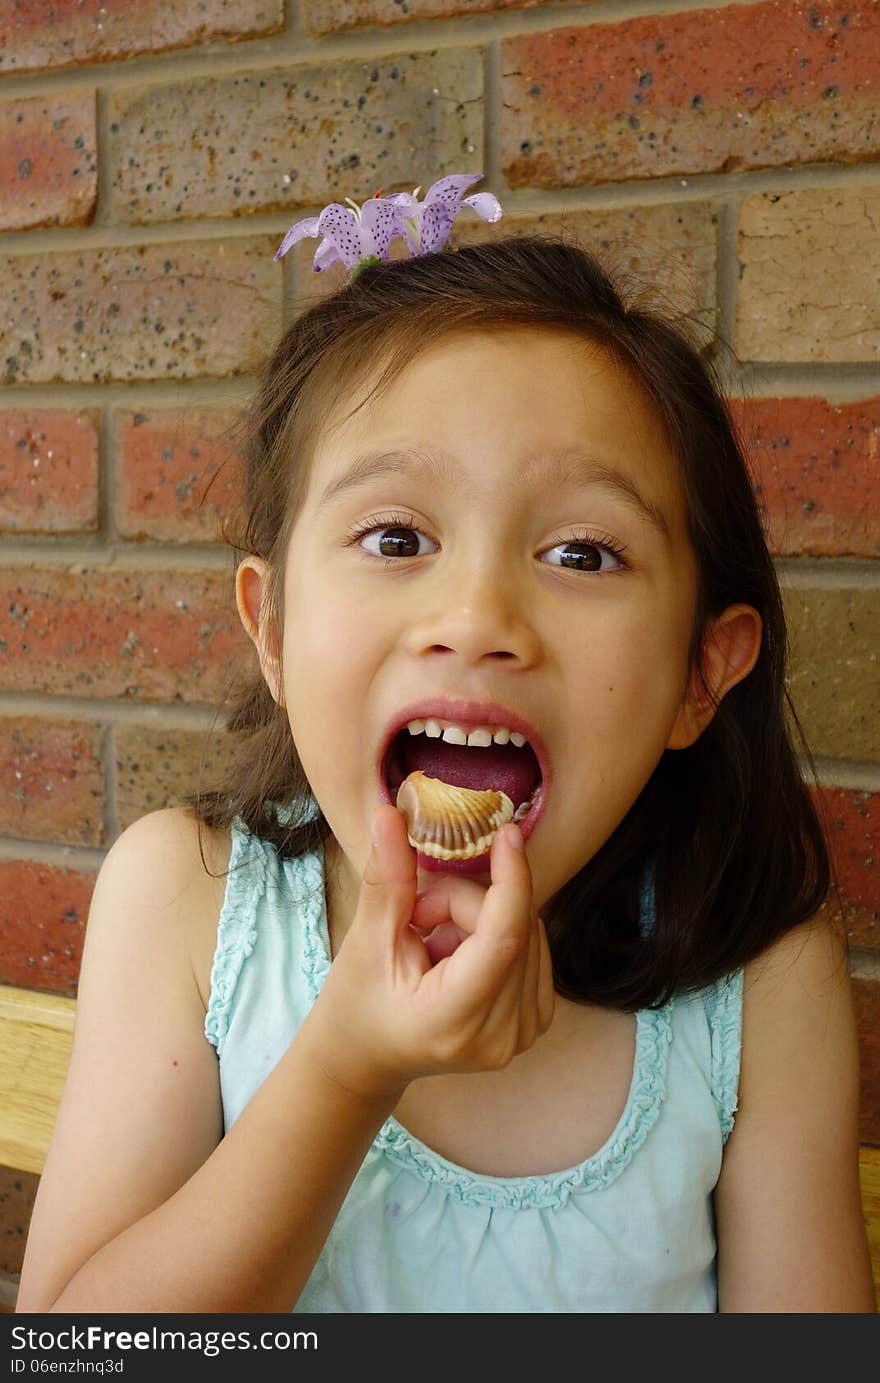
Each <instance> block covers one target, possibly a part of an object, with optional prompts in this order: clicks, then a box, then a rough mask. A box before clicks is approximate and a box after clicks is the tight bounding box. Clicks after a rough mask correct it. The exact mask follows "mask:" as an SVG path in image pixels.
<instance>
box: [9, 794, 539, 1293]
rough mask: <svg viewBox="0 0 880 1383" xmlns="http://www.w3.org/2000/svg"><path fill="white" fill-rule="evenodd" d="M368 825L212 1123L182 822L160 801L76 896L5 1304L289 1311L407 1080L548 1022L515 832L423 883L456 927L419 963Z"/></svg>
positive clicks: (417, 946) (473, 1062)
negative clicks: (14, 1293) (478, 862)
mask: <svg viewBox="0 0 880 1383" xmlns="http://www.w3.org/2000/svg"><path fill="white" fill-rule="evenodd" d="M373 832H374V845H373V849H372V853H371V855H370V857H369V860H368V862H367V868H366V870H365V872H364V876H363V880H362V886H361V893H360V897H359V900H358V905H357V909H356V913H355V917H354V920H353V922H352V924H351V926H350V928H349V930H348V932H347V934H346V936H345V939H344V941H343V944H342V946H341V947H340V949H339V953H338V955H337V956H336V958H335V960H334V962H333V965H332V966H331V967H330V972H329V974H328V975H327V977H326V978H325V980H324V984H323V986H322V989H321V993H320V994H319V996H318V998H317V1000H316V1001H315V1004H314V1005H313V1007H312V1009H311V1010H310V1012H309V1014H308V1016H307V1017H306V1019H305V1021H304V1022H303V1024H302V1026H301V1027H300V1029H299V1031H298V1032H297V1033H296V1035H295V1036H294V1037H293V1039H292V1041H291V1044H290V1046H289V1047H288V1049H287V1051H286V1052H285V1054H284V1056H282V1058H281V1060H280V1061H279V1062H278V1063H277V1065H276V1066H275V1068H274V1070H272V1071H271V1072H270V1074H269V1075H268V1076H267V1077H266V1079H265V1081H264V1082H263V1084H262V1085H261V1086H260V1088H259V1089H258V1090H257V1092H256V1093H255V1095H254V1096H253V1098H252V1099H251V1100H250V1101H249V1102H248V1104H247V1106H246V1107H245V1109H244V1110H243V1111H242V1113H241V1115H240V1116H239V1117H238V1118H237V1119H236V1120H235V1122H234V1124H233V1125H232V1127H231V1129H230V1130H229V1132H228V1133H227V1134H226V1136H225V1137H223V1136H222V1119H221V1101H220V1093H219V1089H218V1078H217V1061H216V1057H215V1054H214V1049H213V1048H212V1047H211V1046H210V1045H209V1044H208V1042H207V1039H206V1038H205V1036H204V1017H205V1010H204V1002H203V1000H202V997H201V996H200V994H199V992H198V986H197V983H196V980H195V977H194V971H193V966H192V963H191V959H190V955H191V940H190V937H191V932H192V929H193V927H194V925H195V924H194V922H193V919H194V918H204V917H205V916H211V911H210V910H211V909H213V917H214V918H215V919H216V916H217V914H218V912H219V900H218V898H217V897H216V884H215V882H214V881H213V880H211V879H210V878H209V877H208V876H207V875H205V873H204V871H203V868H202V864H201V860H200V857H199V850H198V843H197V830H196V823H195V822H194V821H190V820H189V818H188V816H187V814H186V813H184V812H181V811H179V810H175V809H172V810H170V811H165V812H156V813H153V814H152V815H151V816H148V817H144V818H142V819H141V821H139V822H137V823H136V824H135V825H134V826H132V827H129V829H128V830H127V831H126V832H124V833H123V835H122V836H120V838H119V840H118V841H117V842H116V844H115V845H114V846H113V849H112V850H111V851H110V853H109V855H108V856H107V859H106V860H105V861H104V864H103V866H102V868H101V872H100V874H99V876H98V882H97V885H96V888H95V894H94V897H93V900H92V908H91V912H90V915H89V926H88V931H87V936H86V946H85V952H84V956H83V964H82V971H81V978H80V991H79V1001H78V1006H77V1022H76V1029H75V1034H74V1046H73V1055H72V1059H71V1067H70V1072H69V1075H68V1080H67V1085H66V1089H65V1093H64V1097H63V1099H62V1102H61V1108H60V1112H59V1118H58V1122H57V1127H56V1131H55V1135H54V1138H53V1141H52V1146H51V1148H50V1151H49V1156H48V1159H47V1162H46V1165H45V1168H44V1170H43V1176H42V1179H41V1182H40V1189H39V1193H38V1195H37V1201H36V1205H35V1208H34V1215H33V1219H32V1222H31V1230H30V1235H29V1239H28V1246H27V1253H26V1256H25V1263H24V1270H23V1273H22V1281H21V1287H20V1292H19V1302H18V1310H20V1311H49V1310H53V1311H63V1312H68V1313H69V1312H77V1311H118V1312H137V1311H151V1312H221V1311H222V1312H259V1311H267V1312H268V1311H287V1310H290V1309H291V1307H293V1306H294V1305H295V1303H296V1301H297V1299H298V1298H299V1296H300V1294H301V1292H302V1289H303V1287H304V1286H305V1283H306V1282H307V1280H308V1277H309V1274H310V1273H311V1271H312V1268H313V1266H314V1264H315V1260H316V1259H317V1257H318V1254H319V1253H320V1251H321V1248H322V1246H323V1244H324V1241H325V1239H326V1237H327V1234H328V1233H329V1231H330V1229H331V1227H332V1224H333V1221H334V1219H335V1217H336V1214H337V1212H338V1210H339V1207H340V1205H341V1204H342V1201H343V1199H344V1197H345V1195H346V1193H347V1191H348V1189H349V1187H350V1185H351V1182H352V1181H353V1179H354V1177H355V1175H356V1173H357V1171H358V1168H359V1167H360V1165H361V1163H362V1161H363V1159H364V1157H365V1156H366V1154H367V1152H368V1150H369V1147H370V1144H371V1143H372V1141H373V1138H374V1137H375V1135H376V1132H377V1130H378V1129H379V1128H380V1126H381V1125H382V1123H383V1122H384V1120H385V1118H386V1117H387V1116H388V1114H389V1113H390V1112H391V1110H392V1109H393V1108H394V1106H395V1105H396V1104H397V1102H398V1100H399V1098H400V1095H401V1094H402V1092H403V1090H404V1089H405V1087H406V1085H407V1083H408V1081H409V1080H411V1079H412V1078H413V1076H415V1075H417V1074H433V1073H435V1072H440V1071H444V1070H490V1069H500V1068H501V1067H502V1066H505V1065H507V1064H508V1063H509V1062H510V1061H511V1060H512V1059H513V1057H514V1056H516V1055H517V1054H518V1052H521V1051H525V1050H526V1049H527V1048H528V1047H530V1046H531V1045H532V1044H533V1042H534V1041H535V1040H536V1038H537V1036H539V1035H540V1034H541V1033H543V1032H546V1030H547V1028H548V1027H549V1025H550V1022H551V1021H552V1016H553V974H552V966H551V963H550V954H549V949H548V946H547V938H546V933H545V931H544V928H543V925H542V923H541V920H540V918H539V917H538V916H537V914H536V913H535V911H534V908H533V907H532V901H531V900H532V886H531V873H530V871H529V867H528V863H527V861H526V856H525V852H524V851H523V850H522V849H521V848H516V847H515V845H514V844H512V843H511V836H512V837H513V840H514V841H515V840H519V839H520V837H519V832H518V830H517V828H516V827H513V828H511V827H509V826H508V827H507V828H505V830H504V831H500V832H497V833H496V837H495V839H494V840H493V843H492V846H491V854H490V869H491V878H492V883H491V886H490V887H489V888H488V889H484V888H483V887H482V886H480V885H478V884H477V883H476V882H475V881H474V880H464V879H459V880H444V881H443V882H442V884H441V885H439V886H438V887H439V888H440V889H441V890H442V899H441V911H446V912H447V913H448V916H449V918H450V920H451V921H452V922H453V924H454V925H456V926H457V927H458V928H459V930H461V931H463V933H464V934H465V935H464V939H462V941H461V944H460V945H459V946H458V948H457V949H456V950H455V952H454V954H452V955H451V956H448V957H445V958H444V959H442V960H440V961H439V962H438V963H437V965H436V966H432V965H431V961H430V959H429V956H428V953H427V951H426V948H425V946H424V945H423V944H422V942H421V941H420V940H419V938H418V937H417V936H416V935H415V933H414V932H413V930H412V928H411V926H410V922H411V920H412V919H413V917H415V916H416V912H414V908H415V907H416V883H417V871H416V852H415V850H413V848H412V847H411V846H410V845H409V843H408V841H407V830H406V822H405V821H404V818H403V816H402V815H401V813H400V812H398V811H397V810H396V809H395V808H394V807H391V806H387V805H383V806H380V807H379V808H377V811H376V815H375V817H374V821H373ZM435 901H436V900H435ZM206 909H208V910H209V911H208V912H206ZM416 911H417V910H416Z"/></svg>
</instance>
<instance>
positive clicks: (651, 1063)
mask: <svg viewBox="0 0 880 1383" xmlns="http://www.w3.org/2000/svg"><path fill="white" fill-rule="evenodd" d="M636 1024H637V1027H636V1054H635V1060H634V1062H633V1078H632V1082H631V1084H630V1091H629V1096H628V1098H627V1102H626V1106H625V1108H624V1111H623V1114H622V1115H621V1117H620V1120H619V1121H618V1124H617V1127H616V1128H615V1130H614V1132H613V1133H612V1134H611V1136H610V1138H609V1139H608V1140H607V1142H605V1143H604V1144H603V1145H602V1147H601V1148H600V1149H599V1151H598V1152H596V1153H594V1154H593V1155H592V1157H588V1158H587V1159H586V1161H585V1162H581V1163H579V1164H578V1165H577V1166H576V1167H570V1168H568V1169H566V1170H565V1171H562V1172H553V1173H551V1174H550V1175H548V1176H528V1177H493V1176H487V1175H484V1174H480V1173H477V1172H469V1171H468V1170H467V1169H466V1168H465V1167H460V1166H458V1165H457V1164H456V1163H455V1162H449V1161H447V1159H446V1158H445V1157H441V1156H440V1155H439V1153H435V1152H434V1151H433V1150H432V1149H431V1148H429V1147H427V1146H426V1145H425V1144H424V1143H422V1142H420V1140H419V1139H418V1138H414V1137H413V1135H412V1134H411V1133H408V1132H407V1130H406V1129H405V1128H404V1127H403V1125H402V1124H400V1123H398V1121H397V1120H396V1119H395V1118H394V1117H393V1116H391V1117H390V1118H388V1119H386V1121H385V1123H384V1124H383V1125H382V1128H381V1129H380V1130H379V1133H378V1134H377V1136H376V1140H375V1141H376V1144H377V1145H378V1146H380V1147H382V1148H383V1149H384V1150H385V1152H386V1153H387V1154H388V1156H389V1157H390V1158H391V1159H392V1160H393V1161H394V1162H397V1163H398V1164H399V1165H400V1166H402V1167H406V1168H408V1169H409V1170H411V1171H414V1172H417V1173H418V1175H419V1176H422V1177H424V1178H425V1179H426V1180H430V1181H436V1182H439V1183H440V1184H441V1185H442V1186H444V1187H445V1189H446V1190H447V1191H449V1192H450V1193H451V1194H452V1195H454V1196H455V1197H456V1198H457V1199H458V1200H460V1201H464V1202H465V1203H466V1204H471V1205H491V1206H497V1207H499V1208H502V1209H507V1210H513V1209H519V1208H522V1207H533V1208H537V1207H539V1206H560V1205H562V1204H564V1202H565V1201H567V1200H568V1198H569V1196H570V1195H571V1194H572V1193H573V1192H584V1191H599V1190H601V1189H602V1188H603V1187H605V1186H608V1185H610V1183H611V1182H612V1181H614V1180H615V1179H616V1178H617V1177H619V1176H620V1174H621V1172H623V1171H624V1169H625V1168H626V1167H627V1166H628V1165H629V1163H630V1162H631V1161H632V1158H633V1156H634V1154H635V1153H636V1152H637V1151H638V1149H639V1148H640V1147H641V1146H642V1144H643V1143H644V1141H645V1139H646V1138H647V1136H648V1134H649V1133H650V1131H651V1129H652V1127H653V1126H654V1124H655V1123H656V1121H657V1116H658V1115H659V1113H660V1106H661V1104H662V1103H663V1099H664V1097H665V1095H666V1069H667V1053H668V1049H669V1044H670V1041H671V1040H672V1017H671V1013H670V1006H669V1005H666V1007H664V1008H661V1009H642V1010H640V1011H639V1012H638V1013H637V1014H636Z"/></svg>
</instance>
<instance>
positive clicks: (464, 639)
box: [407, 565, 540, 667]
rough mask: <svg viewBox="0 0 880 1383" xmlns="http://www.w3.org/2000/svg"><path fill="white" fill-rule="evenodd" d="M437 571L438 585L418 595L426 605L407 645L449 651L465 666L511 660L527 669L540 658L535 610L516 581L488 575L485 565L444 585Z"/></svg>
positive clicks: (412, 648)
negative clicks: (485, 660)
mask: <svg viewBox="0 0 880 1383" xmlns="http://www.w3.org/2000/svg"><path fill="white" fill-rule="evenodd" d="M438 575H440V581H439V582H438V587H433V586H432V587H431V591H430V596H428V593H427V590H423V592H421V593H420V595H421V596H422V599H423V605H422V609H421V611H419V612H417V614H416V616H415V618H414V619H413V621H412V623H411V625H410V628H409V630H408V632H407V646H408V649H409V651H410V652H411V653H412V654H413V655H414V656H417V657H421V656H423V655H424V654H426V653H451V654H456V655H457V656H458V658H460V659H461V661H462V662H463V663H465V664H467V665H471V664H477V663H479V662H481V661H482V660H483V659H484V658H496V659H505V660H510V661H514V662H516V663H518V664H520V665H521V666H523V667H530V666H533V665H534V664H535V663H536V662H537V661H538V658H539V650H540V639H539V636H538V632H537V628H536V622H535V618H534V611H533V610H529V609H528V608H526V601H525V600H524V599H523V593H522V590H521V589H520V588H519V587H518V586H517V584H516V583H515V582H514V581H512V580H511V579H509V578H505V576H504V575H503V574H502V575H501V576H499V575H498V573H497V572H496V573H495V575H494V576H492V577H487V575H486V571H485V567H484V566H482V565H481V568H480V572H479V573H478V574H476V573H472V574H471V575H470V576H467V575H465V576H464V578H463V579H456V581H455V582H449V583H448V584H446V587H445V589H444V582H443V578H442V575H441V574H440V573H438ZM428 600H430V608H429V609H427V610H426V609H425V608H424V605H425V603H426V602H427V601H428Z"/></svg>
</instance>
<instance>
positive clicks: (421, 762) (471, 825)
mask: <svg viewBox="0 0 880 1383" xmlns="http://www.w3.org/2000/svg"><path fill="white" fill-rule="evenodd" d="M410 775H415V777H414V778H411V777H410ZM407 779H409V780H410V783H413V784H421V785H422V787H423V788H424V787H425V786H426V784H425V780H426V779H433V780H439V782H438V791H437V792H435V793H433V794H430V797H431V801H430V802H429V801H428V796H429V794H428V793H427V792H424V793H423V808H424V809H423V811H422V812H421V813H419V814H418V816H417V817H413V815H412V813H411V812H409V811H405V815H407V821H408V827H409V830H410V835H409V840H410V844H411V845H413V846H414V847H415V848H416V850H417V851H418V853H419V857H420V858H419V863H420V865H422V867H423V868H425V869H428V870H430V869H432V868H433V869H442V868H445V869H449V868H452V869H453V870H454V872H467V873H476V872H485V869H486V866H487V858H486V857H487V855H488V851H489V849H490V847H491V844H492V839H493V836H494V834H495V831H496V830H497V829H499V828H500V826H501V825H504V824H505V823H506V822H507V821H509V820H513V821H516V822H517V823H518V825H519V827H520V830H521V831H522V834H523V837H524V838H525V837H526V836H528V835H529V834H530V833H531V831H532V830H533V829H534V826H535V823H536V822H537V819H538V816H539V815H540V813H541V810H542V807H543V785H544V779H543V774H542V771H541V765H540V763H539V761H538V758H537V755H536V754H535V752H534V750H533V749H532V747H531V745H530V744H529V743H528V741H526V742H525V743H523V744H521V745H519V746H517V745H516V744H515V743H513V742H508V743H506V744H499V743H495V742H492V743H490V744H488V745H468V744H453V743H449V742H448V741H446V740H445V739H442V738H439V737H437V736H433V737H431V736H428V735H427V734H426V733H425V732H424V731H422V732H417V733H415V734H413V733H411V732H410V731H409V730H408V729H407V728H406V727H404V728H403V729H401V730H399V731H398V732H397V734H396V735H395V736H394V737H393V739H392V740H391V743H390V744H389V746H388V750H387V752H386V754H385V757H384V759H383V763H382V783H383V788H384V793H385V796H386V798H387V800H388V801H390V802H391V803H393V804H394V805H398V802H397V795H398V790H399V788H400V787H401V784H403V783H404V782H405V781H406V780H407ZM455 789H459V791H458V792H456V791H455ZM403 800H404V801H405V802H407V803H409V802H411V801H413V800H414V797H413V794H412V793H410V792H409V784H408V790H407V793H406V794H405V795H404V798H403ZM502 803H503V806H502ZM487 804H489V805H488V806H487ZM490 807H491V808H495V809H496V810H492V811H491V814H490ZM413 831H414V832H415V834H413V833H412V832H413Z"/></svg>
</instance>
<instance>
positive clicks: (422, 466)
mask: <svg viewBox="0 0 880 1383" xmlns="http://www.w3.org/2000/svg"><path fill="white" fill-rule="evenodd" d="M404 474H406V475H410V476H412V477H413V478H414V479H416V480H420V481H424V482H425V483H428V482H433V483H434V484H436V483H437V482H438V481H439V482H440V483H441V484H443V485H445V486H446V488H447V489H454V488H455V487H456V485H460V483H461V472H460V471H459V469H458V467H457V466H456V464H455V462H454V461H453V460H452V458H451V457H449V456H447V455H446V454H445V453H442V452H440V453H437V454H432V453H429V452H425V451H420V450H419V449H418V448H417V447H406V448H394V449H392V450H388V451H368V452H365V453H364V454H363V455H361V456H357V457H355V459H354V461H353V462H352V463H351V466H350V467H349V469H348V470H347V471H345V472H344V474H342V475H338V476H336V477H335V479H333V480H331V481H330V482H329V484H328V485H327V486H326V487H325V488H324V490H323V491H322V493H321V496H320V498H319V500H318V505H317V507H318V509H323V508H324V507H325V505H327V504H329V503H330V502H331V500H334V499H336V498H337V497H338V496H339V495H342V494H345V493H347V492H348V491H349V490H353V489H356V488H358V487H359V486H361V485H366V484H367V483H368V482H369V481H372V480H378V479H381V478H382V477H384V476H389V475H404ZM537 478H540V480H541V483H542V485H544V486H548V487H550V486H568V487H569V488H572V487H573V488H575V489H584V490H586V489H590V488H600V489H604V490H609V491H612V492H613V493H614V494H616V495H617V496H618V498H619V499H622V500H624V501H625V503H626V504H627V505H628V506H629V507H630V508H631V509H633V510H634V511H635V512H636V513H637V514H638V515H639V516H640V517H641V518H642V519H644V520H645V521H646V522H647V523H649V524H650V525H651V526H652V527H653V528H654V529H656V530H657V532H658V533H659V534H660V536H661V538H663V540H664V542H666V543H667V544H671V542H672V526H671V524H670V522H669V519H668V517H667V515H666V514H665V512H664V511H663V509H661V508H660V506H659V505H658V504H656V503H655V502H654V501H653V500H650V499H648V498H647V496H645V495H643V494H642V492H641V490H640V489H639V487H638V485H637V484H636V482H635V480H634V479H633V477H632V476H631V475H628V474H627V473H626V471H621V470H618V469H617V468H616V467H614V466H609V465H607V464H606V463H605V462H603V461H598V460H596V459H595V458H594V457H591V456H587V455H585V454H584V453H583V452H579V451H574V450H564V451H555V452H540V453H538V454H537V455H535V456H532V457H530V458H529V459H528V460H526V461H525V462H524V463H523V469H522V473H521V479H522V481H523V483H524V484H529V483H530V482H532V481H534V480H535V479H537Z"/></svg>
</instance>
